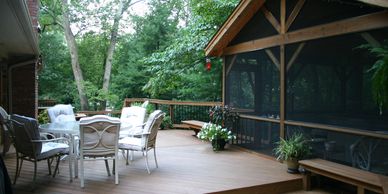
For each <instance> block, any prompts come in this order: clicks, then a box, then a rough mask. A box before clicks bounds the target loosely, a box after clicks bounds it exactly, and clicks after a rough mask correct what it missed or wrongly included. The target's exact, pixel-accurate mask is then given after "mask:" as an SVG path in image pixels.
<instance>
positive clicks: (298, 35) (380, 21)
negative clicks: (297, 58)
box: [223, 11, 388, 55]
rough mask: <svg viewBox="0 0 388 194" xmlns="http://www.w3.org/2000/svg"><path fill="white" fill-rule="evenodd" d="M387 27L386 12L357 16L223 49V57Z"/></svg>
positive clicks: (387, 18)
mask: <svg viewBox="0 0 388 194" xmlns="http://www.w3.org/2000/svg"><path fill="white" fill-rule="evenodd" d="M384 27H388V11H382V12H377V13H372V14H367V15H363V16H357V17H353V18H349V19H344V20H340V21H336V22H332V23H328V24H322V25H317V26H313V27H309V28H304V29H301V30H296V31H293V32H288V33H285V34H284V35H274V36H270V37H266V38H261V39H256V40H252V41H248V42H244V43H240V44H237V45H234V46H230V47H227V48H225V49H224V52H223V55H231V54H237V53H242V52H249V51H255V50H261V49H265V48H269V47H273V46H278V45H281V44H291V43H296V42H303V41H307V40H314V39H318V38H325V37H330V36H336V35H342V34H348V33H354V32H361V31H367V30H372V29H378V28H384Z"/></svg>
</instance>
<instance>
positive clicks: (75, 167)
mask: <svg viewBox="0 0 388 194" xmlns="http://www.w3.org/2000/svg"><path fill="white" fill-rule="evenodd" d="M73 143H74V144H73V145H74V146H75V147H74V178H78V150H77V149H78V147H79V145H78V142H77V141H76V140H75V137H74V136H73Z"/></svg>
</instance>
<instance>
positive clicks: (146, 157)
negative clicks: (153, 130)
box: [143, 151, 151, 174]
mask: <svg viewBox="0 0 388 194" xmlns="http://www.w3.org/2000/svg"><path fill="white" fill-rule="evenodd" d="M143 154H144V155H145V162H146V167H147V172H148V174H151V172H150V168H149V166H148V154H147V151H145V152H143Z"/></svg>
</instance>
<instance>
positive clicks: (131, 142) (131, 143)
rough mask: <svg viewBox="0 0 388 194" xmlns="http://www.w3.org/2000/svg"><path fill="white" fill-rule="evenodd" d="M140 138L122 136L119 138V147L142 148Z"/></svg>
mask: <svg viewBox="0 0 388 194" xmlns="http://www.w3.org/2000/svg"><path fill="white" fill-rule="evenodd" d="M141 141H142V139H141V138H136V137H124V138H122V139H120V140H119V148H120V149H128V150H142V148H143V146H142V142H141Z"/></svg>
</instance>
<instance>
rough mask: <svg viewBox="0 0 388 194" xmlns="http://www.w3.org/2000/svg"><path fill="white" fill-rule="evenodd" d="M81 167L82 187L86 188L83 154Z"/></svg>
mask: <svg viewBox="0 0 388 194" xmlns="http://www.w3.org/2000/svg"><path fill="white" fill-rule="evenodd" d="M80 164H81V165H80V168H81V174H80V181H81V188H84V186H85V184H84V159H83V156H82V155H81V159H80Z"/></svg>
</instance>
